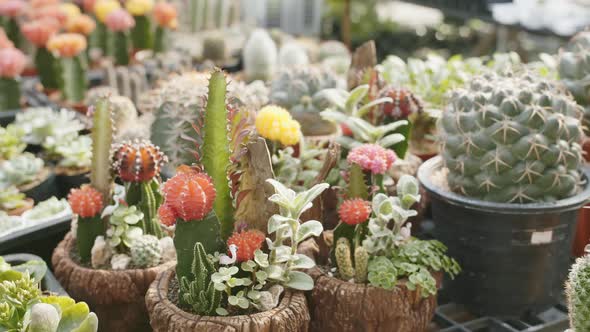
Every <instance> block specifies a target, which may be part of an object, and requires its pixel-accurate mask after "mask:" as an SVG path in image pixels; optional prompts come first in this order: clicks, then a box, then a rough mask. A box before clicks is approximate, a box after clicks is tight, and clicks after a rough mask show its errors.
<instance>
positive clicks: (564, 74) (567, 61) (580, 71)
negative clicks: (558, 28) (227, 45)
mask: <svg viewBox="0 0 590 332" xmlns="http://www.w3.org/2000/svg"><path fill="white" fill-rule="evenodd" d="M558 69H559V76H560V79H561V81H562V82H563V83H564V85H565V86H566V87H567V89H568V90H569V91H570V92H571V94H572V95H573V96H574V98H575V99H576V101H577V102H578V104H580V105H581V106H582V107H584V120H583V125H584V130H585V132H586V134H588V133H590V31H583V32H580V33H578V34H577V35H575V36H574V37H573V38H572V39H571V40H570V41H569V43H568V44H567V45H566V46H565V47H564V48H563V49H562V50H561V54H560V56H559V67H558Z"/></svg>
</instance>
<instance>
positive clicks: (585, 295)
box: [566, 245, 590, 332]
mask: <svg viewBox="0 0 590 332" xmlns="http://www.w3.org/2000/svg"><path fill="white" fill-rule="evenodd" d="M566 294H567V299H568V307H569V315H570V327H571V328H572V329H573V330H572V332H581V331H590V245H588V246H587V247H586V256H584V257H580V258H578V259H576V263H575V264H574V265H573V266H572V269H571V271H570V274H569V278H568V281H567V283H566Z"/></svg>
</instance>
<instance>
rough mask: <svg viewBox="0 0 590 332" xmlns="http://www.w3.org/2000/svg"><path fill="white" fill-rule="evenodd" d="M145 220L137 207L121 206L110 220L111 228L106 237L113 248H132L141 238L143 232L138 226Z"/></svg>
mask: <svg viewBox="0 0 590 332" xmlns="http://www.w3.org/2000/svg"><path fill="white" fill-rule="evenodd" d="M142 219H143V213H142V212H141V211H138V210H137V208H136V207H135V206H123V205H119V206H118V207H117V208H116V209H115V211H113V214H112V215H111V217H110V218H109V223H110V227H109V229H107V232H106V235H107V240H108V243H109V245H110V246H111V247H113V248H117V247H122V248H131V247H133V244H134V242H135V241H136V240H137V239H139V238H141V236H142V235H143V231H142V230H141V228H140V227H138V226H137V225H138V224H139V222H140V221H141V220H142Z"/></svg>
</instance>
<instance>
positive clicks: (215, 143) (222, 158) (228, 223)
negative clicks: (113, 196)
mask: <svg viewBox="0 0 590 332" xmlns="http://www.w3.org/2000/svg"><path fill="white" fill-rule="evenodd" d="M226 88H227V82H226V78H225V74H224V73H223V72H222V71H221V70H219V69H216V70H215V71H213V73H212V74H211V78H210V80H209V95H208V99H207V107H206V108H205V114H204V118H203V129H204V131H205V134H204V137H203V146H202V158H201V163H202V164H203V166H204V168H205V172H207V174H209V176H211V178H212V179H213V184H214V185H215V190H216V192H217V196H216V198H215V203H214V205H213V209H214V210H215V214H216V215H217V217H218V218H219V222H220V223H221V234H222V237H223V238H224V239H226V238H227V237H229V236H230V235H231V233H232V231H233V229H234V206H233V202H232V197H231V190H230V183H229V178H228V170H229V167H230V162H231V161H230V150H229V146H230V142H229V133H228V126H229V124H228V111H227V107H226V100H225V94H226Z"/></svg>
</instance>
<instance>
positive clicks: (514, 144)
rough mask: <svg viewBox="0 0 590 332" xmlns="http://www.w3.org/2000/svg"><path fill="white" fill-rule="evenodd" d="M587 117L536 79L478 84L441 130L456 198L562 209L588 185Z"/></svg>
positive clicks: (462, 96)
mask: <svg viewBox="0 0 590 332" xmlns="http://www.w3.org/2000/svg"><path fill="white" fill-rule="evenodd" d="M581 119H582V111H581V107H580V106H578V105H577V104H576V103H575V102H574V100H573V99H572V98H571V97H570V96H568V95H566V94H565V93H564V92H563V91H561V90H560V89H559V88H558V87H557V86H555V85H554V84H553V83H551V82H549V81H546V80H543V79H539V78H537V77H535V76H530V75H522V76H507V77H499V76H496V75H493V74H489V75H484V76H481V77H477V78H475V79H473V80H472V81H471V82H470V84H469V85H468V86H467V87H466V88H465V89H458V90H455V91H454V92H453V94H452V96H451V100H450V103H449V106H448V109H447V110H446V111H445V112H443V116H442V119H441V121H440V122H439V129H440V132H441V137H442V139H441V141H442V143H443V148H442V156H443V159H444V162H445V166H446V167H447V168H448V170H449V174H448V176H447V180H448V184H449V186H450V188H451V190H453V191H455V192H457V193H460V194H463V195H467V196H470V197H475V198H478V199H483V200H487V201H494V202H509V203H527V202H539V201H545V202H548V201H549V202H550V201H555V200H559V199H563V198H566V197H569V196H572V195H575V194H576V193H577V192H578V190H579V188H580V185H579V184H580V183H581V176H580V172H579V170H578V168H579V167H580V163H581V161H582V150H581V147H580V145H579V144H578V143H577V142H578V141H579V140H580V137H581V135H582V127H581Z"/></svg>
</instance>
